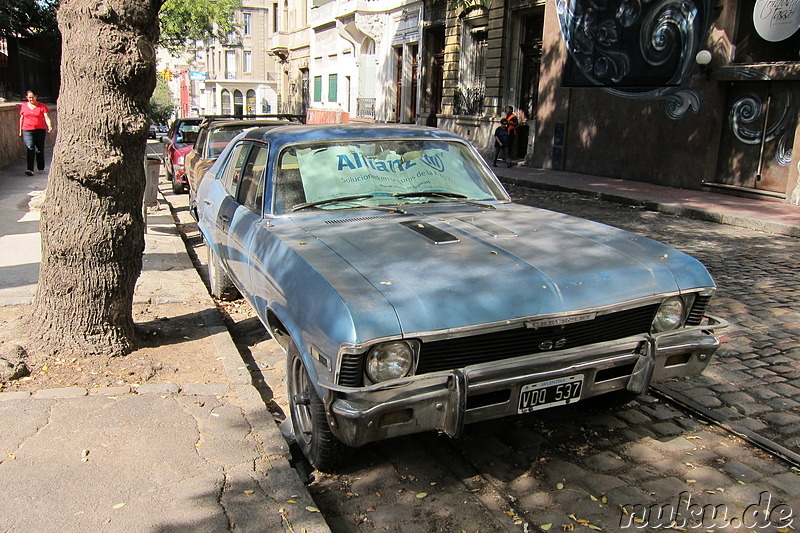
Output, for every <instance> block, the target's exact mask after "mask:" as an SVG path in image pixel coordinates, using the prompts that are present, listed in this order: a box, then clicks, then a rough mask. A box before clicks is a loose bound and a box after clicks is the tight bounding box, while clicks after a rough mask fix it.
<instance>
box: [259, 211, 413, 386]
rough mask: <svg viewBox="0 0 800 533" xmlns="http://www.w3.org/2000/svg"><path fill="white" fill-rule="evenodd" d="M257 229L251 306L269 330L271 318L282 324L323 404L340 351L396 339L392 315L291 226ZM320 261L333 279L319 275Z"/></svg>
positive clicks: (368, 288) (354, 275) (363, 283)
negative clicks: (304, 364) (345, 348)
mask: <svg viewBox="0 0 800 533" xmlns="http://www.w3.org/2000/svg"><path fill="white" fill-rule="evenodd" d="M261 226H262V227H261V228H260V229H259V232H260V233H259V237H258V238H256V239H253V241H252V244H251V246H250V254H249V261H250V272H251V280H250V281H251V288H250V290H249V291H248V293H249V298H250V300H251V301H250V303H251V305H252V306H253V308H254V309H255V311H256V313H257V314H258V316H259V318H260V319H261V321H262V322H263V323H264V324H265V325H267V326H268V327H269V315H270V313H271V314H272V315H274V316H275V317H276V318H277V319H278V320H279V321H280V322H281V324H282V326H283V328H284V329H285V330H286V333H287V334H288V335H289V336H290V337H291V339H292V340H293V341H294V343H295V344H296V345H297V349H298V351H299V352H300V355H301V357H302V358H303V361H304V362H305V363H306V368H307V370H308V373H309V375H310V376H311V379H312V381H313V382H314V383H315V384H316V388H317V392H318V394H319V395H320V397H321V398H324V397H325V396H326V395H327V392H325V391H324V389H327V388H329V387H330V386H331V385H333V384H334V383H335V376H336V372H337V370H338V366H339V365H338V355H339V351H340V349H341V347H342V346H344V345H353V344H362V343H367V342H369V341H371V340H373V339H377V338H384V337H392V336H394V337H397V336H400V335H401V330H400V324H399V321H398V318H397V314H396V313H395V311H394V308H393V307H392V306H391V305H390V304H389V302H388V301H387V300H386V298H385V297H384V296H383V295H382V294H381V293H380V292H378V291H377V290H376V289H375V288H374V287H373V286H372V285H371V284H370V283H369V282H367V280H365V279H364V278H363V277H362V276H361V275H360V274H359V273H358V272H356V271H355V270H354V269H353V268H352V267H351V266H350V265H349V264H348V263H347V262H346V261H344V260H343V259H342V258H341V257H340V256H339V255H337V254H335V253H334V252H332V251H331V250H330V248H328V247H327V246H325V245H324V244H322V243H321V242H320V241H318V240H316V239H312V238H311V237H310V236H309V235H308V234H306V233H305V232H304V231H302V230H300V229H299V228H297V226H295V225H294V224H293V223H291V222H290V221H279V222H278V223H277V224H273V223H272V222H270V221H265V222H263V223H262V224H261ZM304 239H305V240H304ZM319 261H324V262H325V264H326V265H327V266H331V267H333V268H332V269H327V270H326V272H332V271H333V272H336V274H335V275H334V276H328V277H326V276H325V275H323V274H322V273H320V272H319V271H318V270H317V269H315V268H314V266H313V265H314V264H317V262H319Z"/></svg>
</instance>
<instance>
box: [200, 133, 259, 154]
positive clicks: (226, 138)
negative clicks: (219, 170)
mask: <svg viewBox="0 0 800 533" xmlns="http://www.w3.org/2000/svg"><path fill="white" fill-rule="evenodd" d="M251 127H252V126H220V127H219V128H214V129H213V130H212V131H211V134H210V135H209V136H208V150H207V152H208V159H216V158H218V157H219V154H221V153H222V151H223V150H224V149H225V147H226V146H228V143H229V142H231V140H233V138H234V137H236V136H237V135H239V134H240V133H241V132H243V131H244V130H246V129H248V128H251Z"/></svg>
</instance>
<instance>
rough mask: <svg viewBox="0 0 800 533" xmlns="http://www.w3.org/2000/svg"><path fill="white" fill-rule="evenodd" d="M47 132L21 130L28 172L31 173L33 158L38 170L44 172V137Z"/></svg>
mask: <svg viewBox="0 0 800 533" xmlns="http://www.w3.org/2000/svg"><path fill="white" fill-rule="evenodd" d="M46 134H47V130H22V139H23V140H24V141H25V147H26V148H28V170H30V171H33V158H34V156H35V157H36V164H37V166H38V167H39V170H44V136H45V135H46Z"/></svg>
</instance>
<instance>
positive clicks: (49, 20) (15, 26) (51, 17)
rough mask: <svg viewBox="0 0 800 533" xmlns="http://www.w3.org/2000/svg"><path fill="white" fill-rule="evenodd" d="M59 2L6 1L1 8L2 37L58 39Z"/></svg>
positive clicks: (34, 0)
mask: <svg viewBox="0 0 800 533" xmlns="http://www.w3.org/2000/svg"><path fill="white" fill-rule="evenodd" d="M58 2H59V0H4V1H3V2H2V7H0V36H2V37H33V36H43V37H48V36H50V37H57V36H58V35H59V33H58V25H57V24H56V9H57V8H58Z"/></svg>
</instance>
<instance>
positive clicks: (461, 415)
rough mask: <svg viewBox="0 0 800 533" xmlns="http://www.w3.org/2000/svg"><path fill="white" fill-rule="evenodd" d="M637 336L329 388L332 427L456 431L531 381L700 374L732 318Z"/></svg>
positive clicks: (594, 385) (643, 379)
mask: <svg viewBox="0 0 800 533" xmlns="http://www.w3.org/2000/svg"><path fill="white" fill-rule="evenodd" d="M706 318H707V319H708V323H707V324H703V325H701V326H694V327H691V328H684V329H681V330H678V331H675V332H668V333H663V334H659V335H652V336H651V335H646V336H641V337H632V338H628V339H624V340H622V341H612V342H606V343H601V344H594V345H590V346H584V347H581V348H575V349H572V350H563V351H559V352H547V353H538V354H534V355H529V356H523V357H517V358H514V359H509V360H505V361H495V362H491V363H483V364H479V365H473V366H468V367H465V368H461V369H455V370H451V371H447V372H436V373H431V374H423V375H420V376H412V377H409V378H403V379H401V380H396V381H394V382H387V383H385V384H380V385H375V386H372V387H364V388H358V389H352V388H344V387H342V388H336V387H333V388H329V389H328V394H327V397H326V398H325V404H326V406H327V408H328V420H329V422H330V425H331V430H332V431H333V433H334V434H335V435H336V436H337V437H338V438H339V439H340V440H341V441H343V442H344V443H346V444H348V445H350V446H361V445H363V444H366V443H368V442H372V441H377V440H382V439H386V438H391V437H397V436H400V435H408V434H411V433H419V432H422V431H429V430H437V431H441V432H444V433H447V434H448V435H450V436H452V437H458V436H460V435H461V433H462V432H463V428H464V425H465V424H469V423H472V422H478V421H481V420H490V419H494V418H501V417H505V416H511V415H515V414H517V413H518V411H517V406H518V404H519V398H520V391H521V389H522V387H523V386H524V385H526V384H531V383H537V382H540V381H544V380H549V379H553V378H558V377H566V376H572V375H575V374H583V390H582V392H581V397H580V400H581V401H583V400H586V399H587V398H591V397H592V396H598V395H600V394H605V393H608V392H612V391H616V390H623V389H627V390H629V391H631V392H634V393H636V394H641V393H643V392H644V391H646V390H647V388H648V386H649V385H650V383H651V381H658V380H662V379H669V378H676V377H687V376H695V375H698V374H700V373H701V372H702V371H703V370H704V369H705V367H706V366H707V365H708V363H709V361H710V360H711V356H712V354H713V353H714V352H715V351H716V349H717V348H718V347H719V345H720V342H719V339H718V338H717V337H716V336H714V334H713V333H714V331H715V330H717V329H721V328H724V327H727V325H728V324H727V322H725V321H723V320H720V319H717V318H715V317H709V316H707V317H706Z"/></svg>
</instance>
